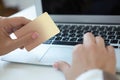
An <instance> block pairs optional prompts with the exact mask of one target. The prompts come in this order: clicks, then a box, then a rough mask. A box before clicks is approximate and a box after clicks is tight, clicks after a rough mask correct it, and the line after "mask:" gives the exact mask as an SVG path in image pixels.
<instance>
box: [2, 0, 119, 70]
mask: <svg viewBox="0 0 120 80" xmlns="http://www.w3.org/2000/svg"><path fill="white" fill-rule="evenodd" d="M119 3H120V1H119V0H109V2H108V0H35V7H36V11H37V15H38V16H39V15H40V14H42V13H43V12H48V13H49V14H50V16H51V17H52V18H53V20H54V21H55V23H56V24H57V25H58V28H59V29H60V31H61V32H60V33H59V34H57V35H55V36H54V37H52V38H51V39H49V40H48V41H46V42H44V43H43V44H41V45H39V46H38V47H36V48H35V49H33V50H32V51H30V52H27V51H26V50H25V49H24V50H20V49H16V50H15V51H12V52H10V53H9V54H7V55H5V56H3V57H2V60H4V61H9V62H17V63H27V64H35V65H46V66H51V65H53V64H54V62H56V61H59V60H62V61H66V62H68V63H70V64H71V61H72V51H73V47H74V46H75V45H76V44H81V43H82V42H83V35H84V34H85V33H86V32H92V33H93V34H94V35H95V36H102V37H103V38H104V40H105V43H106V45H112V46H113V47H114V48H115V54H116V60H117V65H116V70H117V72H120V5H119ZM101 55H102V53H101Z"/></svg>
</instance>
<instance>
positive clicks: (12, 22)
mask: <svg viewBox="0 0 120 80" xmlns="http://www.w3.org/2000/svg"><path fill="white" fill-rule="evenodd" d="M4 22H5V23H7V24H6V25H8V26H6V27H5V29H6V31H7V32H8V33H12V32H14V31H16V30H18V29H20V28H21V27H23V26H24V25H26V24H28V23H29V22H30V20H28V19H26V18H24V17H14V18H6V19H4Z"/></svg>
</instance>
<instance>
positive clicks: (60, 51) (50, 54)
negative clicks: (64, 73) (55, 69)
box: [40, 47, 73, 65]
mask: <svg viewBox="0 0 120 80" xmlns="http://www.w3.org/2000/svg"><path fill="white" fill-rule="evenodd" d="M72 51H73V47H50V48H49V49H48V51H47V52H46V54H45V55H44V56H43V58H42V59H41V60H40V63H42V64H46V65H53V64H54V62H57V61H65V62H68V63H69V64H71V61H72Z"/></svg>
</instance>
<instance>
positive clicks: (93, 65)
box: [54, 33, 116, 80]
mask: <svg viewBox="0 0 120 80" xmlns="http://www.w3.org/2000/svg"><path fill="white" fill-rule="evenodd" d="M115 64H116V61H115V53H114V49H113V47H111V46H107V47H105V45H104V40H103V39H102V38H101V37H94V36H93V35H92V34H91V33H87V34H85V35H84V41H83V44H79V45H76V46H75V48H74V51H73V60H72V64H71V65H69V64H67V63H65V62H62V61H61V62H56V63H55V64H54V67H55V68H57V69H59V70H61V71H62V72H63V73H64V75H65V77H66V80H75V79H76V78H77V77H78V76H79V75H80V74H82V73H84V72H86V71H88V70H90V69H101V70H104V71H106V72H109V73H111V74H115Z"/></svg>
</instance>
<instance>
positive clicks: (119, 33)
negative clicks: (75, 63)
mask: <svg viewBox="0 0 120 80" xmlns="http://www.w3.org/2000/svg"><path fill="white" fill-rule="evenodd" d="M58 28H59V29H60V31H61V32H60V33H59V34H57V35H56V36H54V37H52V38H51V39H49V40H48V41H46V42H44V44H54V45H55V44H57V45H76V44H82V43H83V35H84V34H85V33H87V32H91V33H93V34H94V35H95V36H101V37H102V38H103V39H104V41H105V44H106V45H112V46H113V47H114V48H119V43H120V26H119V25H94V24H93V25H92V24H90V25H89V24H58Z"/></svg>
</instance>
